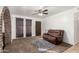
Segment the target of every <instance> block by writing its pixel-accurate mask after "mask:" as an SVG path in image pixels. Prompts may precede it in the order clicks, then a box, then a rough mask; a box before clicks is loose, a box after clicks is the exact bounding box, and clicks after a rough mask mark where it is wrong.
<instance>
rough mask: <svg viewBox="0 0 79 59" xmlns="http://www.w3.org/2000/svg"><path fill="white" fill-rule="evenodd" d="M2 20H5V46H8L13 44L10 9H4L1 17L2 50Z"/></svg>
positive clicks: (1, 45) (0, 39) (0, 43)
mask: <svg viewBox="0 0 79 59" xmlns="http://www.w3.org/2000/svg"><path fill="white" fill-rule="evenodd" d="M2 20H4V27H5V35H4V36H5V45H7V44H10V43H11V18H10V12H9V9H8V8H7V7H4V8H3V10H2V13H1V16H0V49H2V47H3V39H2V37H3V34H2Z"/></svg>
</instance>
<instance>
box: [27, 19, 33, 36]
mask: <svg viewBox="0 0 79 59" xmlns="http://www.w3.org/2000/svg"><path fill="white" fill-rule="evenodd" d="M29 36H32V20H30V19H26V37H29Z"/></svg>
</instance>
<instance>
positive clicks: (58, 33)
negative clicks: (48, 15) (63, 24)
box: [43, 30, 64, 45]
mask: <svg viewBox="0 0 79 59" xmlns="http://www.w3.org/2000/svg"><path fill="white" fill-rule="evenodd" d="M63 35H64V30H48V33H44V35H43V39H45V40H47V41H49V42H51V43H53V44H56V45H58V44H60V43H61V42H62V40H63Z"/></svg>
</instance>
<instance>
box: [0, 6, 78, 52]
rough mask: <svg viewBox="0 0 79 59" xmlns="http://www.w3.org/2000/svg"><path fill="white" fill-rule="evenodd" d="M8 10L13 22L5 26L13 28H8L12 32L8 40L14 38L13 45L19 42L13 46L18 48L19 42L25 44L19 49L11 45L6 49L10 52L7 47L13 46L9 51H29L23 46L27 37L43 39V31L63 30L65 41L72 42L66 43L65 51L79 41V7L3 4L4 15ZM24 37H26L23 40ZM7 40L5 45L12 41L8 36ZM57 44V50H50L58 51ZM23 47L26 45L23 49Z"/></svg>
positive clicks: (1, 9)
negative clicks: (5, 5) (6, 5)
mask: <svg viewBox="0 0 79 59" xmlns="http://www.w3.org/2000/svg"><path fill="white" fill-rule="evenodd" d="M6 9H8V10H9V13H10V19H9V20H10V23H8V25H7V24H6V25H7V26H8V27H11V28H10V29H9V30H10V31H11V32H9V33H10V34H8V35H9V39H10V38H11V39H10V41H11V46H12V44H14V43H15V44H16V45H15V44H14V47H15V46H16V47H19V45H20V44H22V46H20V47H19V48H16V47H15V48H16V49H17V50H20V51H17V50H16V49H14V47H9V46H8V47H6V48H5V49H4V50H5V51H8V49H9V48H11V51H9V52H29V51H23V49H24V50H26V48H28V47H26V48H25V47H23V44H25V45H26V41H27V42H29V41H28V40H30V39H43V35H44V33H47V32H48V31H49V30H63V31H64V34H63V39H62V42H65V43H66V44H69V46H68V47H66V45H65V47H66V48H65V49H64V51H62V52H65V51H66V50H67V49H69V48H70V47H72V46H74V45H75V44H77V43H78V41H79V39H78V38H79V37H78V34H79V33H78V17H79V13H78V11H79V10H78V9H79V8H78V7H76V6H8V7H3V6H1V7H0V11H1V12H0V13H1V16H2V15H3V14H5V12H4V11H6ZM2 17H3V16H2ZM5 18H6V17H4V18H3V19H4V20H2V22H3V23H2V32H3V33H7V32H6V30H7V29H6V28H5V27H7V26H5V23H6V21H5ZM29 20H30V21H29ZM37 25H38V26H37ZM5 29H6V30H5ZM6 37H7V36H6ZM23 39H26V40H25V41H22V40H23ZM20 40H21V41H20ZM5 41H6V42H5V44H6V43H9V41H8V40H7V39H6V40H5ZM7 41H8V42H7ZM1 42H3V41H1ZM28 44H29V43H28ZM2 45H3V44H2ZM5 46H6V45H5ZM26 46H27V45H26ZM53 46H55V45H53ZM56 46H57V45H56ZM59 46H62V45H59ZM59 46H58V47H59ZM63 46H64V45H63ZM2 47H3V46H2ZM30 47H31V46H30ZM58 47H57V48H56V49H57V51H51V50H50V52H56V53H57V52H59V51H58ZM20 48H23V49H22V51H21V49H20ZM53 48H54V47H53ZM62 48H63V47H62ZM62 48H61V49H62ZM31 49H32V50H33V48H32V47H31ZM28 50H29V49H28ZM34 50H35V48H34ZM42 50H46V49H42ZM33 52H34V51H33Z"/></svg>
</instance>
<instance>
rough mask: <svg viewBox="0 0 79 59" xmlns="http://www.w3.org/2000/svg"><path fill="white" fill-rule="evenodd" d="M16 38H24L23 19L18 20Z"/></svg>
mask: <svg viewBox="0 0 79 59" xmlns="http://www.w3.org/2000/svg"><path fill="white" fill-rule="evenodd" d="M16 37H23V18H16Z"/></svg>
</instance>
